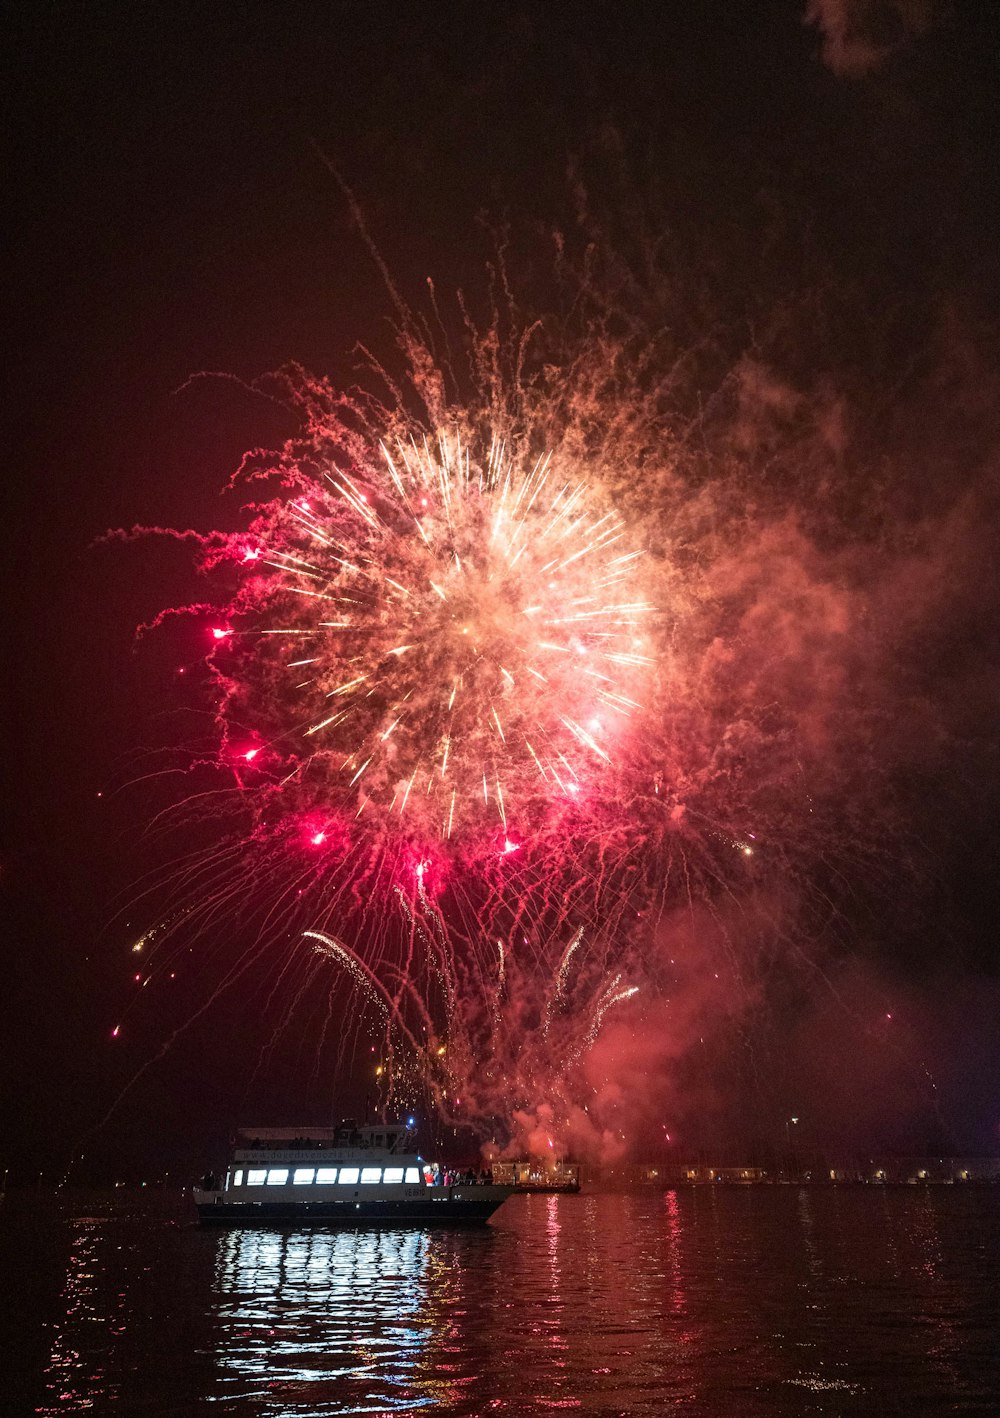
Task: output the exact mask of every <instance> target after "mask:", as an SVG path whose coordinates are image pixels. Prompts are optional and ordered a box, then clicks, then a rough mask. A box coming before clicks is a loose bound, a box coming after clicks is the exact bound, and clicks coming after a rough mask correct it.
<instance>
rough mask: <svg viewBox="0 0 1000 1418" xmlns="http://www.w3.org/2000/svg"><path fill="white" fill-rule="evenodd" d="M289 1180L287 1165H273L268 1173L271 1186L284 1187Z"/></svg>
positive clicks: (268, 1182) (268, 1181)
mask: <svg viewBox="0 0 1000 1418" xmlns="http://www.w3.org/2000/svg"><path fill="white" fill-rule="evenodd" d="M287 1181H288V1168H287V1167H272V1168H271V1170H270V1171H269V1172H268V1174H267V1184H268V1186H269V1187H283V1186H284V1185H285V1183H286V1182H287Z"/></svg>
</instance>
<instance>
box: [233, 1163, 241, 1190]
mask: <svg viewBox="0 0 1000 1418" xmlns="http://www.w3.org/2000/svg"><path fill="white" fill-rule="evenodd" d="M242 1185H243V1168H242V1167H241V1168H240V1169H239V1171H238V1172H235V1173H234V1174H233V1186H234V1187H241V1186H242Z"/></svg>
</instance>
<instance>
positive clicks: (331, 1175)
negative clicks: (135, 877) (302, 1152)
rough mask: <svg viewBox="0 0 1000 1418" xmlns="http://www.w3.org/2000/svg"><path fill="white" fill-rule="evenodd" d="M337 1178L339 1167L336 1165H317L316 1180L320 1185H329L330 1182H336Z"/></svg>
mask: <svg viewBox="0 0 1000 1418" xmlns="http://www.w3.org/2000/svg"><path fill="white" fill-rule="evenodd" d="M336 1180H337V1169H336V1167H317V1168H316V1182H317V1185H318V1186H321V1187H325V1186H327V1185H329V1183H330V1182H335V1181H336Z"/></svg>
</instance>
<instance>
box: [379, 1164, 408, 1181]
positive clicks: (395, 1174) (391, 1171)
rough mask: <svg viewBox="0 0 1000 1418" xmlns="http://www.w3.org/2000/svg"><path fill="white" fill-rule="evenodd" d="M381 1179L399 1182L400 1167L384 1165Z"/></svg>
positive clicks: (401, 1178) (401, 1173) (401, 1176)
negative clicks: (383, 1174)
mask: <svg viewBox="0 0 1000 1418" xmlns="http://www.w3.org/2000/svg"><path fill="white" fill-rule="evenodd" d="M382 1180H383V1181H384V1182H387V1183H392V1182H401V1181H402V1180H403V1169H402V1167H386V1169H385V1176H384V1177H383V1178H382Z"/></svg>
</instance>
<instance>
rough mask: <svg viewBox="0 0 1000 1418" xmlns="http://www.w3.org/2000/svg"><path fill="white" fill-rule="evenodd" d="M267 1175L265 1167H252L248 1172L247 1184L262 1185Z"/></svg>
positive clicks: (251, 1185)
mask: <svg viewBox="0 0 1000 1418" xmlns="http://www.w3.org/2000/svg"><path fill="white" fill-rule="evenodd" d="M266 1176H267V1172H266V1171H265V1170H264V1168H263V1167H261V1168H259V1169H258V1168H256V1167H251V1168H250V1170H249V1172H248V1173H247V1186H248V1187H262V1186H263V1185H264V1178H265V1177H266Z"/></svg>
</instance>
